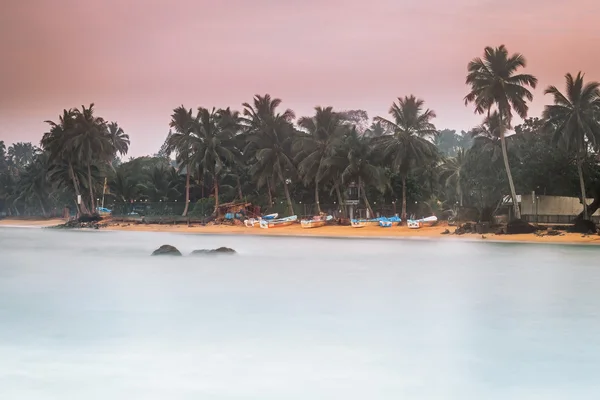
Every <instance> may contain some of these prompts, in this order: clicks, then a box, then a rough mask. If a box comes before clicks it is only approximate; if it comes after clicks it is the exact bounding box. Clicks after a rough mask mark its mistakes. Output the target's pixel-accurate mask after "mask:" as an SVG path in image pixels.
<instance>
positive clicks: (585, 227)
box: [569, 219, 598, 233]
mask: <svg viewBox="0 0 600 400" xmlns="http://www.w3.org/2000/svg"><path fill="white" fill-rule="evenodd" d="M569 232H573V233H596V232H598V228H597V227H596V224H595V223H594V222H592V221H589V220H587V219H576V220H575V224H574V225H573V226H572V227H571V228H570V229H569Z"/></svg>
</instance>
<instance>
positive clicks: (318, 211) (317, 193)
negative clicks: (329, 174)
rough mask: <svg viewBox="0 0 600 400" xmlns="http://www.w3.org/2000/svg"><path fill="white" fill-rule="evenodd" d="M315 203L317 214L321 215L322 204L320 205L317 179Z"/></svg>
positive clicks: (316, 181)
mask: <svg viewBox="0 0 600 400" xmlns="http://www.w3.org/2000/svg"><path fill="white" fill-rule="evenodd" d="M315 202H316V203H317V214H321V204H320V203H319V181H318V180H316V179H315Z"/></svg>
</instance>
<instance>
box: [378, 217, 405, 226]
mask: <svg viewBox="0 0 600 400" xmlns="http://www.w3.org/2000/svg"><path fill="white" fill-rule="evenodd" d="M400 221H401V219H400V217H397V216H393V217H390V218H386V217H381V218H379V226H381V227H382V228H391V227H392V226H395V225H399V224H400Z"/></svg>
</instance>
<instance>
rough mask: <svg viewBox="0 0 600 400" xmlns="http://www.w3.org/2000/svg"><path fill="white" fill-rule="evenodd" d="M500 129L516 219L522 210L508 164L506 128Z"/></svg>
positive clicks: (505, 167)
mask: <svg viewBox="0 0 600 400" xmlns="http://www.w3.org/2000/svg"><path fill="white" fill-rule="evenodd" d="M500 129H501V132H500V144H501V147H502V158H503V159H504V169H505V170H506V177H507V178H508V185H509V186H510V195H511V197H512V201H513V210H514V213H515V219H521V211H520V210H519V203H518V202H517V192H516V190H515V184H514V183H513V178H512V174H511V172H510V165H509V164H508V152H507V151H506V138H505V137H504V128H503V127H501V128H500Z"/></svg>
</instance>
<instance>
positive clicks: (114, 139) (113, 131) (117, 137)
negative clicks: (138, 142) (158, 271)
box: [106, 122, 130, 161]
mask: <svg viewBox="0 0 600 400" xmlns="http://www.w3.org/2000/svg"><path fill="white" fill-rule="evenodd" d="M106 128H107V134H108V137H109V140H110V143H111V146H112V150H113V154H112V157H111V161H112V160H113V159H115V158H116V157H117V155H119V154H120V155H121V156H124V155H126V154H127V152H128V151H129V144H130V141H129V135H128V134H126V133H125V132H123V129H122V128H121V127H120V126H119V125H118V124H117V123H116V122H111V123H109V124H108V125H107V126H106Z"/></svg>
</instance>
